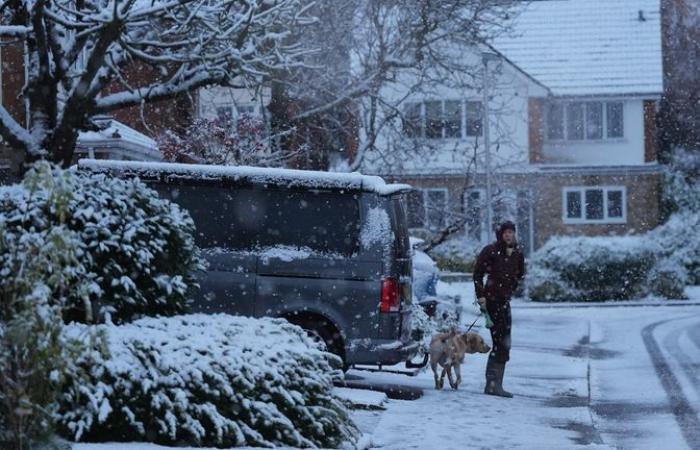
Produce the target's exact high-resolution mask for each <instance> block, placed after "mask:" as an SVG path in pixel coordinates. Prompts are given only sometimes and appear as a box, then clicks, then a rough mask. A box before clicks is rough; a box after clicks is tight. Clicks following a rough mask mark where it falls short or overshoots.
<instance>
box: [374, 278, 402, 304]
mask: <svg viewBox="0 0 700 450" xmlns="http://www.w3.org/2000/svg"><path fill="white" fill-rule="evenodd" d="M400 306H401V288H400V286H399V280H397V279H396V278H391V277H388V278H384V280H383V281H382V300H381V302H380V303H379V312H382V313H391V312H399V307H400Z"/></svg>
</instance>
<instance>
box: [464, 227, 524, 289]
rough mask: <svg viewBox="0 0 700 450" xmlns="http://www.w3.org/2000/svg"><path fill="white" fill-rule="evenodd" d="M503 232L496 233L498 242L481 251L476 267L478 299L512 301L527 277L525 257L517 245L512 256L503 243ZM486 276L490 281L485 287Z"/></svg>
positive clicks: (475, 282) (475, 286)
mask: <svg viewBox="0 0 700 450" xmlns="http://www.w3.org/2000/svg"><path fill="white" fill-rule="evenodd" d="M502 234H503V230H502V229H499V230H498V231H497V232H496V242H494V243H493V244H489V245H487V246H486V247H484V249H483V250H481V253H480V254H479V257H478V258H477V259H476V264H475V266H474V288H475V290H476V298H481V297H486V299H487V300H490V301H494V300H495V301H500V302H505V301H508V300H510V298H511V296H512V295H513V292H514V291H515V289H517V287H518V283H519V282H520V280H522V278H523V277H524V276H525V257H524V256H523V253H522V252H521V251H520V249H519V248H518V247H517V245H516V246H515V247H514V248H513V252H512V253H511V255H510V256H508V253H507V244H506V243H505V242H504V241H503V236H502ZM484 275H488V281H487V282H486V286H484Z"/></svg>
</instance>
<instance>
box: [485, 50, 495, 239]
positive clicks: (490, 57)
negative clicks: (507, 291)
mask: <svg viewBox="0 0 700 450" xmlns="http://www.w3.org/2000/svg"><path fill="white" fill-rule="evenodd" d="M481 60H482V62H483V64H484V70H483V82H482V86H481V92H482V96H483V98H482V105H481V123H482V126H481V127H482V130H483V132H484V152H485V163H486V174H485V175H486V229H487V230H488V233H489V236H490V233H491V232H492V231H493V197H492V196H493V192H492V187H491V135H490V130H489V90H490V87H491V86H490V85H491V79H490V73H489V61H497V60H498V55H496V54H495V53H490V52H482V54H481Z"/></svg>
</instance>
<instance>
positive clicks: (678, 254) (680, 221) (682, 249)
mask: <svg viewBox="0 0 700 450" xmlns="http://www.w3.org/2000/svg"><path fill="white" fill-rule="evenodd" d="M698 229H700V212H695V211H691V210H686V211H681V212H677V213H675V214H674V215H672V216H671V217H670V218H669V219H668V221H666V223H664V224H663V225H661V226H659V227H657V228H656V229H654V230H652V231H650V232H649V233H648V239H649V240H650V241H654V242H657V243H658V244H659V246H660V247H661V252H662V255H663V257H664V258H667V259H670V260H672V261H674V263H675V265H681V266H683V267H685V270H686V271H687V273H688V283H689V284H693V285H698V284H700V239H698V238H697V237H696V236H695V234H696V230H698Z"/></svg>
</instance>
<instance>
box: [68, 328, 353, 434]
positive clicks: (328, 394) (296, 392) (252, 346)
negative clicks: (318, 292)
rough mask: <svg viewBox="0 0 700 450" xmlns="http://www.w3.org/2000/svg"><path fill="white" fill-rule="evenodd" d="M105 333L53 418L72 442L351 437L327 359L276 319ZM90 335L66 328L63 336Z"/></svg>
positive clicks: (84, 359) (83, 362)
mask: <svg viewBox="0 0 700 450" xmlns="http://www.w3.org/2000/svg"><path fill="white" fill-rule="evenodd" d="M97 327H98V328H99V329H100V330H102V331H103V332H105V333H106V335H107V340H108V354H109V357H108V358H106V359H105V358H103V357H102V356H101V353H100V352H97V351H93V352H89V353H85V354H83V355H81V357H80V358H79V359H78V361H77V363H78V364H79V365H80V366H81V367H83V368H84V369H85V370H86V371H88V372H89V376H90V379H89V382H87V383H85V384H84V385H83V387H82V390H81V395H80V396H70V395H67V396H65V397H64V398H63V399H62V402H61V410H60V414H59V416H58V417H59V421H60V424H61V425H62V430H63V432H64V433H66V434H67V435H68V436H70V437H71V438H73V439H75V440H87V441H95V440H100V441H144V440H145V441H150V442H157V443H161V444H170V445H197V446H216V447H231V446H243V445H250V446H262V447H272V446H278V445H284V446H294V447H316V446H317V447H339V446H341V445H345V444H347V445H351V444H353V443H355V442H356V440H357V437H358V431H357V428H356V427H355V425H354V424H353V423H352V421H351V420H350V418H349V416H348V413H347V411H346V409H345V406H344V405H343V403H342V402H341V401H340V400H339V399H337V398H335V397H334V396H333V394H332V388H333V383H332V381H333V380H332V376H333V373H332V370H331V366H330V364H329V358H334V356H333V355H331V354H329V353H325V352H323V351H321V350H320V349H319V347H318V346H317V344H315V343H314V342H313V341H312V340H311V339H310V338H308V337H307V335H306V333H305V332H304V331H303V330H302V329H301V328H298V327H296V326H294V325H290V324H289V323H287V322H286V321H283V320H279V319H251V318H243V317H232V316H227V315H223V314H219V315H190V316H179V317H172V318H146V319H141V320H138V321H136V322H133V323H131V324H127V325H122V326H109V325H100V326H97ZM87 329H89V326H86V325H71V326H70V327H69V333H68V334H69V335H70V336H78V335H80V334H81V333H83V332H84V331H85V330H87Z"/></svg>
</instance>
